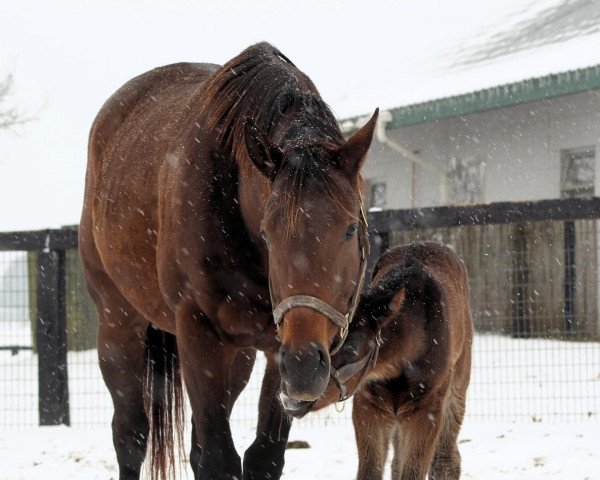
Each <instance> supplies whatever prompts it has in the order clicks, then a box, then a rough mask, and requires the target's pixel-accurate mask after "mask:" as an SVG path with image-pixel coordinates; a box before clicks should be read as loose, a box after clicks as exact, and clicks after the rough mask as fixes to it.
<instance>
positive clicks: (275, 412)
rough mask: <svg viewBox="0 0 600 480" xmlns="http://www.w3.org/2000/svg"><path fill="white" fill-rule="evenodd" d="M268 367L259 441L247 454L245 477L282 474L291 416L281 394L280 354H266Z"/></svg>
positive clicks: (258, 435) (255, 441) (264, 382)
mask: <svg viewBox="0 0 600 480" xmlns="http://www.w3.org/2000/svg"><path fill="white" fill-rule="evenodd" d="M265 355H266V357H267V368H266V369H265V376H264V378H263V383H262V388H261V392H260V402H259V406H258V426H257V428H256V440H254V442H253V443H252V445H250V447H248V450H246V453H245V454H244V472H243V473H244V477H243V478H244V480H258V479H265V478H267V479H273V480H276V479H278V478H279V477H280V476H281V472H282V470H283V465H284V454H285V446H286V444H287V439H288V435H289V433H290V427H291V426H292V419H291V418H290V417H289V416H288V415H287V414H286V413H285V411H284V410H283V406H282V405H281V402H280V400H279V397H278V393H279V388H280V384H281V377H280V376H279V364H278V363H277V360H276V355H277V353H274V352H270V353H266V354H265Z"/></svg>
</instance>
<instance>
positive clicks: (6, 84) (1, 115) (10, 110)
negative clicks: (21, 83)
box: [0, 74, 33, 130]
mask: <svg viewBox="0 0 600 480" xmlns="http://www.w3.org/2000/svg"><path fill="white" fill-rule="evenodd" d="M13 83H14V82H13V76H12V75H10V74H9V75H7V76H6V77H5V78H4V80H0V130H4V129H9V128H11V127H16V126H18V125H23V124H24V123H27V122H30V121H31V120H33V117H29V116H26V115H25V114H23V113H22V112H20V111H19V110H18V109H17V108H15V107H11V106H8V105H7V100H8V98H9V97H10V95H11V94H12V91H13Z"/></svg>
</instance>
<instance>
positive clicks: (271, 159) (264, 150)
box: [245, 119, 283, 182]
mask: <svg viewBox="0 0 600 480" xmlns="http://www.w3.org/2000/svg"><path fill="white" fill-rule="evenodd" d="M245 137H246V150H247V151H248V157H249V158H250V160H251V161H252V163H253V164H254V166H255V167H256V168H257V169H258V171H259V172H260V173H262V174H263V175H264V176H265V177H267V178H268V179H269V181H271V182H273V181H274V180H275V177H276V176H277V172H278V171H279V167H280V166H281V160H282V158H283V153H282V152H281V149H280V148H279V147H277V146H275V145H272V144H271V142H270V141H269V139H268V138H267V136H266V135H265V134H264V133H263V132H262V131H260V129H259V128H258V127H257V125H256V123H254V121H253V120H251V119H248V120H246V126H245Z"/></svg>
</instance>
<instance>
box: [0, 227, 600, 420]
mask: <svg viewBox="0 0 600 480" xmlns="http://www.w3.org/2000/svg"><path fill="white" fill-rule="evenodd" d="M599 223H600V222H599V221H596V220H573V221H571V220H569V221H566V222H565V221H556V220H552V221H536V222H518V223H506V224H501V225H499V224H490V225H485V224H484V225H471V226H464V225H463V226H460V227H456V226H450V227H436V228H421V229H415V228H411V229H396V230H394V229H393V228H390V229H388V230H387V231H386V232H385V236H384V237H385V239H386V241H385V242H384V245H383V246H384V247H385V246H386V245H385V244H387V245H389V246H391V245H395V244H399V243H408V242H411V241H418V240H425V239H427V240H437V241H440V242H443V243H446V244H448V245H450V246H452V247H453V248H454V249H455V250H456V251H457V252H458V253H459V255H460V256H461V257H462V258H463V259H464V261H465V263H466V265H467V269H468V272H469V278H470V284H471V297H472V309H473V316H474V322H475V327H476V334H475V338H474V343H473V368H472V381H471V386H470V389H469V396H468V404H467V415H468V417H470V418H472V419H477V420H499V421H507V422H515V421H535V422H537V421H545V422H551V421H586V422H589V421H594V422H598V421H600V341H599V340H600V322H599V318H598V317H599V315H598V314H599V310H600V308H599V302H600V296H599V291H600V288H599V287H600V285H599V279H600V276H599V272H600V268H599V262H600V255H599V252H598V250H599V249H600V244H599V242H598V239H600V232H599V231H598V229H599ZM392 227H393V225H392ZM380 233H381V229H380ZM381 238H383V237H382V235H380V236H379V237H377V236H374V237H373V240H374V241H378V240H379V241H381ZM3 250H4V251H0V425H2V427H3V428H5V427H7V428H8V427H11V428H21V427H31V426H36V425H38V424H39V421H40V420H39V419H40V409H41V406H40V405H41V404H40V400H39V397H38V391H39V382H40V380H39V378H40V377H39V376H40V368H42V367H45V366H44V365H40V363H39V362H38V352H37V347H36V337H37V332H36V328H37V325H38V323H39V319H38V312H37V307H38V305H37V302H38V298H39V296H38V295H37V288H38V287H37V285H38V281H39V262H38V258H37V255H38V254H39V251H38V250H35V249H33V250H30V251H29V252H24V251H6V250H7V248H4V249H3ZM64 261H65V267H64V272H65V295H64V298H65V307H64V309H65V314H66V322H65V328H66V333H67V335H66V338H67V345H68V354H67V362H66V365H67V370H68V372H67V377H68V408H69V413H70V416H69V421H70V424H71V425H74V426H85V427H95V426H107V425H109V424H110V418H111V415H112V405H111V400H110V397H109V395H108V391H107V390H106V388H105V386H104V384H103V381H102V378H101V375H100V371H99V369H98V366H97V359H96V350H95V336H96V329H97V317H96V313H95V309H94V306H93V304H92V302H91V300H90V299H89V297H88V296H87V292H86V290H85V286H84V281H83V275H82V271H81V268H80V266H79V259H78V256H77V253H76V250H75V249H73V248H70V249H68V250H67V251H66V254H65V255H64ZM264 365H265V361H264V358H263V356H262V355H261V354H260V353H259V354H258V355H257V360H256V364H255V368H254V372H253V374H252V377H251V380H250V382H249V384H248V387H247V388H246V389H245V391H244V392H243V394H242V396H241V397H240V399H239V400H238V402H237V403H236V407H235V408H234V411H233V415H232V422H233V423H236V424H242V425H245V426H250V427H251V426H253V425H254V424H255V423H256V415H257V411H258V397H259V392H260V383H261V378H262V372H263V370H264ZM42 403H43V402H42ZM350 415H351V412H350V408H346V409H345V410H344V411H343V412H341V413H338V412H336V411H335V409H334V408H330V409H328V410H326V411H323V412H318V413H316V414H311V415H309V416H307V417H306V419H303V420H302V421H301V422H302V423H304V424H309V425H328V424H340V423H346V422H350V421H351V420H350Z"/></svg>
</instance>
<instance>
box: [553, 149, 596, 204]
mask: <svg viewBox="0 0 600 480" xmlns="http://www.w3.org/2000/svg"><path fill="white" fill-rule="evenodd" d="M595 157H596V155H595V152H594V148H592V147H589V148H579V149H574V150H563V151H562V152H561V159H560V161H561V169H560V191H561V196H562V197H563V198H573V197H591V196H593V195H594V181H595V176H596V172H595Z"/></svg>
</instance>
